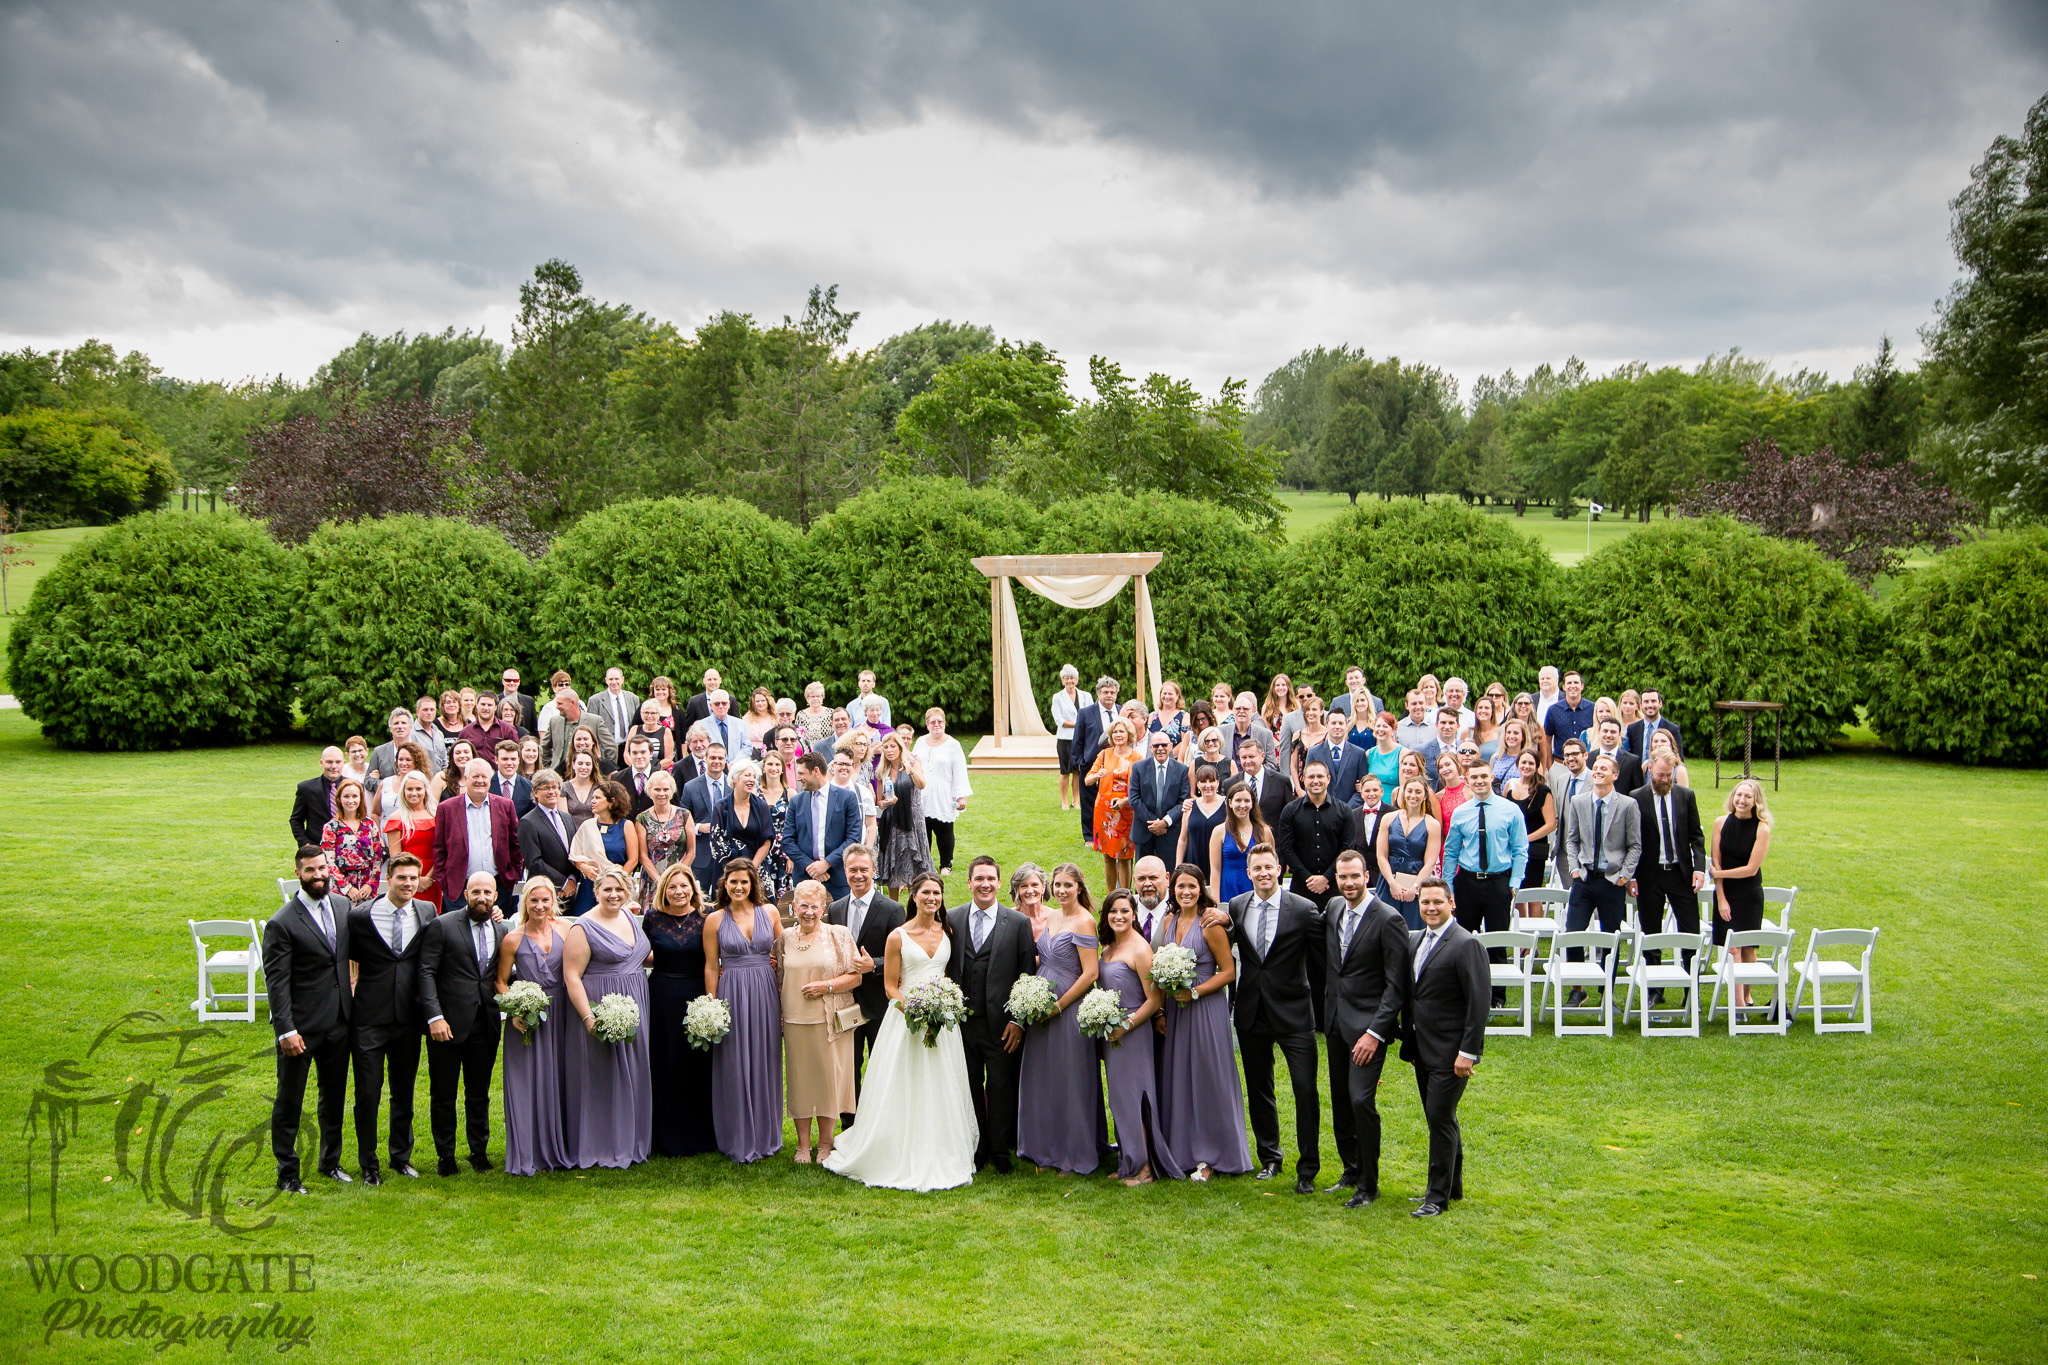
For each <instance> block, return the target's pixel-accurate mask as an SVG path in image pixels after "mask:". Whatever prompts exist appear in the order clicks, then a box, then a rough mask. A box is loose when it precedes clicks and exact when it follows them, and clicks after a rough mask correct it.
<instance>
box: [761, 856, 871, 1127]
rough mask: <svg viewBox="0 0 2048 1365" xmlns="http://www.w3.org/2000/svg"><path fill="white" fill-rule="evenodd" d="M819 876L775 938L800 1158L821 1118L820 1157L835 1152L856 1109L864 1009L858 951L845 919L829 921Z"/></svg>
mask: <svg viewBox="0 0 2048 1365" xmlns="http://www.w3.org/2000/svg"><path fill="white" fill-rule="evenodd" d="M830 899H831V898H830V897H829V896H828V895H827V893H826V891H825V887H824V885H823V884H822V883H820V882H815V881H802V882H798V883H797V886H796V893H795V896H794V905H795V909H796V924H795V926H794V927H793V928H789V929H785V930H783V932H782V936H781V937H780V938H778V939H776V941H775V952H774V954H773V958H774V963H775V975H776V979H777V980H778V981H779V982H780V983H781V986H782V1066H783V1071H782V1076H783V1094H784V1098H785V1104H786V1107H787V1108H788V1110H789V1116H790V1118H791V1119H793V1120H795V1122H796V1157H795V1160H796V1161H797V1163H798V1164H800V1165H802V1164H808V1163H809V1162H810V1160H811V1156H812V1150H813V1149H812V1146H811V1122H812V1120H814V1119H815V1120H816V1121H817V1125H818V1143H817V1148H816V1152H817V1159H818V1160H820V1161H823V1160H824V1159H825V1158H826V1157H827V1156H829V1155H830V1154H831V1151H832V1128H833V1125H834V1124H836V1123H837V1122H838V1121H839V1116H840V1115H841V1114H851V1113H853V1112H854V1108H853V1034H854V1030H855V1029H856V1028H858V1027H859V1025H860V1020H859V1019H858V1018H856V1017H855V1016H856V1015H857V1014H858V1013H859V1011H858V1009H857V1007H856V1006H855V1005H854V1003H853V988H854V987H855V986H857V985H859V984H860V971H859V969H858V968H857V967H856V966H855V962H854V959H855V957H856V954H857V952H858V950H857V949H856V948H855V947H854V943H853V935H852V933H851V932H850V931H849V930H848V929H847V928H846V926H845V925H843V924H827V923H825V909H826V906H827V905H828V904H829V902H830Z"/></svg>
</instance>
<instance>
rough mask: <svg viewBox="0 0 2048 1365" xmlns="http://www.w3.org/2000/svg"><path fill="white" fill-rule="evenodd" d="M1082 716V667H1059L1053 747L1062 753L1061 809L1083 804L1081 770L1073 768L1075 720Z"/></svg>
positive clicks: (1071, 808)
mask: <svg viewBox="0 0 2048 1365" xmlns="http://www.w3.org/2000/svg"><path fill="white" fill-rule="evenodd" d="M1080 716H1081V670H1080V669H1078V668H1075V667H1074V666H1073V665H1072V664H1066V665H1064V666H1063V667H1062V668H1061V669H1060V690H1059V691H1057V692H1055V693H1053V694H1052V723H1053V731H1054V735H1053V738H1054V748H1056V749H1057V750H1058V751H1059V756H1060V809H1061V810H1074V809H1076V808H1078V807H1079V806H1080V804H1081V784H1080V774H1078V773H1076V772H1075V771H1074V722H1075V721H1076V720H1078V719H1080Z"/></svg>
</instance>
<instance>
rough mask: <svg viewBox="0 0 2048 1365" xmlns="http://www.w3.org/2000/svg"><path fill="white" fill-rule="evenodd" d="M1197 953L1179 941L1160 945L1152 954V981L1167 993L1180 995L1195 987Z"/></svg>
mask: <svg viewBox="0 0 2048 1365" xmlns="http://www.w3.org/2000/svg"><path fill="white" fill-rule="evenodd" d="M1195 966H1196V963H1195V955H1194V953H1193V952H1192V951H1191V950H1189V949H1187V948H1183V947H1181V946H1180V945H1179V944H1178V943H1168V944H1163V945H1161V946H1160V948H1159V949H1158V951H1156V952H1154V953H1153V954H1152V982H1153V984H1154V985H1156V986H1158V987H1159V989H1160V990H1162V991H1164V992H1165V993H1166V994H1167V995H1170V996H1172V995H1179V994H1180V993H1181V992H1182V991H1191V990H1193V989H1194V988H1195Z"/></svg>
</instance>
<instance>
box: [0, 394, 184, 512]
mask: <svg viewBox="0 0 2048 1365" xmlns="http://www.w3.org/2000/svg"><path fill="white" fill-rule="evenodd" d="M177 478H178V475H177V471H176V470H175V469H174V468H173V467H172V465H171V455H170V452H169V451H168V450H166V449H165V448H164V444H163V442H162V441H159V440H158V439H157V438H156V433H154V432H152V431H151V430H150V429H149V426H148V424H147V423H145V422H144V421H143V420H142V419H141V418H140V417H137V416H136V415H135V414H134V413H132V412H127V411H125V410H122V409H117V408H114V409H104V410H100V409H64V408H30V409H27V410H25V411H22V412H18V413H15V414H14V415H13V416H11V417H0V503H5V504H7V505H8V506H9V507H18V508H20V509H21V519H22V527H23V529H25V530H36V529H40V528H42V527H45V526H77V525H80V524H83V525H86V526H104V525H106V524H107V523H108V522H112V521H118V520H120V519H121V518H122V517H125V516H131V515H133V514H134V513H137V512H146V511H148V510H150V509H151V508H153V507H159V506H161V505H162V504H163V501H164V499H166V498H168V497H169V496H170V495H171V489H172V488H173V487H174V486H176V483H177Z"/></svg>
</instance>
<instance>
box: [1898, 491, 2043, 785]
mask: <svg viewBox="0 0 2048 1365" xmlns="http://www.w3.org/2000/svg"><path fill="white" fill-rule="evenodd" d="M1884 617H1885V625H1886V630H1885V633H1884V641H1883V644H1882V646H1881V648H1879V649H1878V650H1877V651H1876V652H1875V657H1874V658H1873V660H1872V662H1871V667H1870V670H1869V673H1870V677H1869V685H1868V691H1867V699H1868V705H1869V716H1870V726H1871V728H1872V729H1874V730H1876V731H1877V733H1878V734H1879V735H1880V736H1882V737H1883V739H1884V741H1885V743H1887V744H1889V745H1891V746H1892V747H1893V748H1895V749H1902V750H1904V751H1905V752H1907V753H1915V754H1929V755H1933V756H1936V757H1940V758H1947V759H1956V760H1961V761H1963V762H1966V763H1978V762H1990V763H2041V762H2048V527H2039V526H2036V527H2032V528H2030V529H2027V530H2023V531H2006V532H2001V533H1999V534H1997V535H1992V536H1987V537H1985V538H1984V539H1982V540H1979V541H1973V542H1970V543H1967V544H1964V545H1959V546H1957V547H1956V548H1955V549H1953V550H1949V551H1947V552H1946V553H1943V554H1941V555H1937V556H1936V557H1935V560H1934V563H1933V564H1931V565H1929V566H1928V567H1927V568H1924V569H1921V570H1919V571H1918V572H1916V573H1913V574H1910V575H1908V576H1907V577H1906V578H1905V579H1904V580H1903V581H1901V582H1900V584H1899V587H1898V590H1897V591H1896V592H1894V593H1893V594H1892V596H1891V600H1890V601H1889V602H1887V603H1886V604H1885V613H1884Z"/></svg>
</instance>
